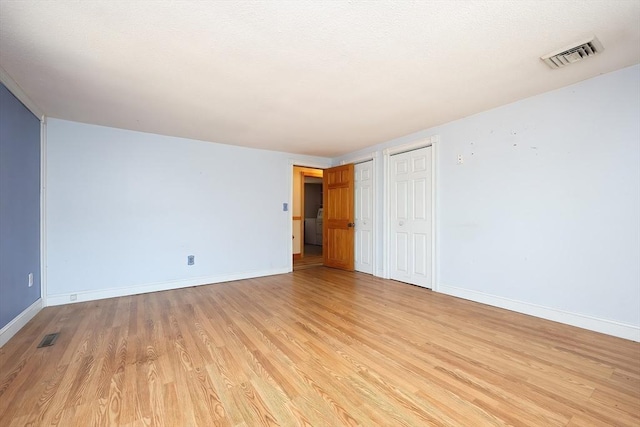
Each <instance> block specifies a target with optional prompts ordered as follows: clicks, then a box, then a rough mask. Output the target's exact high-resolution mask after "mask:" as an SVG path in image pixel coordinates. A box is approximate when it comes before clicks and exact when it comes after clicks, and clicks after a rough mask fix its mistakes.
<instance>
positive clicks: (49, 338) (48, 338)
mask: <svg viewBox="0 0 640 427" xmlns="http://www.w3.org/2000/svg"><path fill="white" fill-rule="evenodd" d="M58 335H60V332H56V333H55V334H49V335H45V337H44V338H43V339H42V341H40V344H39V345H38V348H40V347H50V346H52V345H53V343H55V342H56V340H57V339H58Z"/></svg>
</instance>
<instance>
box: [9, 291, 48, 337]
mask: <svg viewBox="0 0 640 427" xmlns="http://www.w3.org/2000/svg"><path fill="white" fill-rule="evenodd" d="M40 310H42V298H38V299H37V300H36V302H34V303H33V304H31V305H30V306H29V307H27V308H25V309H24V310H23V311H22V313H20V314H18V315H17V316H16V317H15V318H14V319H13V320H12V321H11V322H9V323H7V324H6V326H5V327H4V328H2V329H0V347H3V346H4V345H5V344H6V343H7V342H8V341H9V340H10V339H11V338H12V337H13V336H14V335H15V334H16V333H18V331H19V330H20V329H22V328H23V327H24V326H25V325H26V324H27V323H29V320H31V319H33V318H34V317H35V315H36V314H38V313H39V312H40Z"/></svg>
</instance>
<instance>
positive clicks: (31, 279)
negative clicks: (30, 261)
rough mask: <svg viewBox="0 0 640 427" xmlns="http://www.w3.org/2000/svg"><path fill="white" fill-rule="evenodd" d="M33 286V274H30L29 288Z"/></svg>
mask: <svg viewBox="0 0 640 427" xmlns="http://www.w3.org/2000/svg"><path fill="white" fill-rule="evenodd" d="M32 286H33V273H29V287H32Z"/></svg>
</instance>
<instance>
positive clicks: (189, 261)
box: [187, 255, 196, 265]
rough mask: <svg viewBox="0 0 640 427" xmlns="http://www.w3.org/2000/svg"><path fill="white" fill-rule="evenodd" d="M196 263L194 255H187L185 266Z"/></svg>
mask: <svg viewBox="0 0 640 427" xmlns="http://www.w3.org/2000/svg"><path fill="white" fill-rule="evenodd" d="M195 263H196V257H195V255H189V256H188V257H187V265H193V264H195Z"/></svg>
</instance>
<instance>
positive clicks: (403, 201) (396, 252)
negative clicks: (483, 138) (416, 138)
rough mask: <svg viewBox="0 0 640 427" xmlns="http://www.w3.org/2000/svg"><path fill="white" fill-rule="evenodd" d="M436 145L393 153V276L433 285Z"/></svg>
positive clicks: (390, 207)
mask: <svg viewBox="0 0 640 427" xmlns="http://www.w3.org/2000/svg"><path fill="white" fill-rule="evenodd" d="M431 156H432V148H431V147H424V148H420V149H418V150H413V151H408V152H406V153H401V154H395V155H392V156H390V163H389V172H390V176H389V203H390V206H389V213H390V216H389V221H390V223H389V231H390V245H389V266H390V274H389V276H390V277H391V278H392V279H394V280H399V281H401V282H406V283H411V284H414V285H418V286H423V287H426V288H431V277H432V269H431V239H432V236H431V221H432V220H433V219H432V218H431V203H432V201H431Z"/></svg>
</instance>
